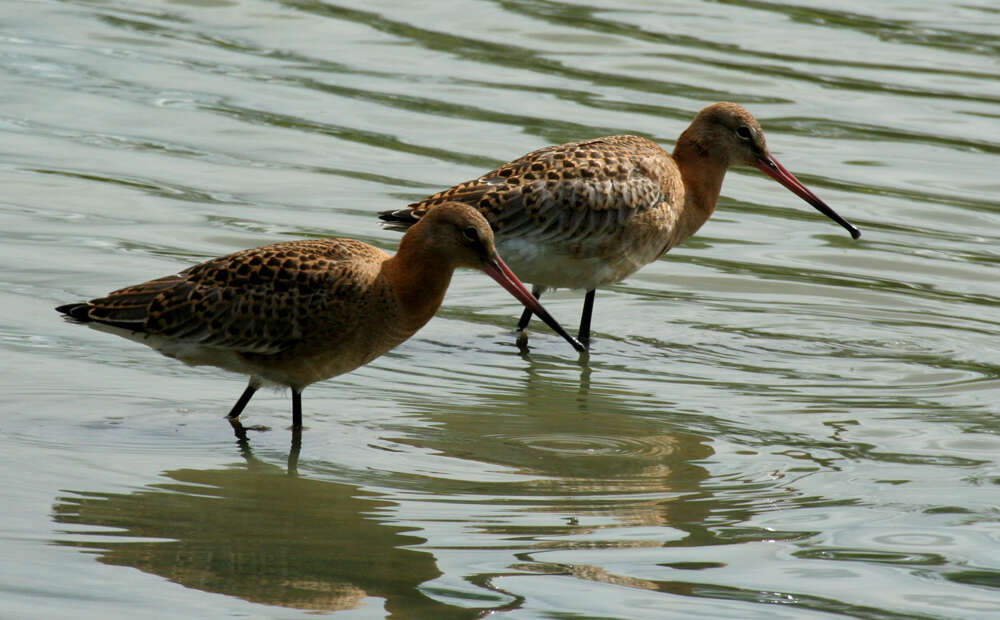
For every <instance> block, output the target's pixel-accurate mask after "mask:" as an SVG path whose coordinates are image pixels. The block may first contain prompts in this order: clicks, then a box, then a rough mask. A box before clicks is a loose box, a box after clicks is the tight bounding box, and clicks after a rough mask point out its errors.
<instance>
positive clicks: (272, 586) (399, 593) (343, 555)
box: [53, 452, 445, 616]
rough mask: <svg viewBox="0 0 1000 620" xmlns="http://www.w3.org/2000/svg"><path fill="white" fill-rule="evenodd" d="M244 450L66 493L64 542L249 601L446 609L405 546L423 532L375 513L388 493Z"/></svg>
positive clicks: (425, 558) (57, 509)
mask: <svg viewBox="0 0 1000 620" xmlns="http://www.w3.org/2000/svg"><path fill="white" fill-rule="evenodd" d="M245 454H246V457H247V459H246V460H247V462H246V464H245V465H243V466H236V467H232V468H227V469H218V470H206V471H200V470H193V469H178V470H174V471H169V472H166V473H165V474H164V477H166V478H167V479H169V482H158V483H156V484H151V485H149V486H148V487H147V488H146V489H142V490H138V491H134V492H131V493H94V492H87V491H73V492H67V493H66V494H64V495H63V496H62V497H60V498H58V501H57V502H56V504H55V506H54V507H53V512H54V517H55V521H56V522H57V523H59V524H62V525H63V526H66V525H72V526H73V527H71V528H69V529H67V530H64V535H63V536H62V537H60V538H59V539H58V540H57V542H58V543H59V544H61V545H66V546H72V547H77V548H80V549H89V550H93V551H94V552H96V553H97V555H98V558H99V559H100V561H101V562H103V563H105V564H111V565H115V566H128V567H133V568H138V569H139V570H142V571H144V572H147V573H152V574H154V575H160V576H162V577H164V578H166V579H169V580H170V581H173V582H175V583H179V584H181V585H184V586H186V587H189V588H196V589H198V590H205V591H207V592H215V593H219V594H225V595H228V596H237V597H240V598H242V599H244V600H247V601H250V602H254V603H265V604H268V605H279V606H283V607H294V608H297V609H307V610H314V611H335V610H342V609H353V608H355V607H358V606H359V605H362V604H369V605H370V604H372V603H371V602H370V601H366V599H370V597H382V598H384V599H385V608H386V610H387V611H389V612H390V613H399V612H400V610H407V611H406V614H407V615H409V614H411V613H417V614H428V615H431V616H433V615H434V614H436V613H440V612H441V611H442V610H443V609H445V607H444V606H442V605H439V604H437V603H436V602H435V601H434V600H432V599H430V598H428V597H426V596H424V595H423V594H422V593H421V592H420V591H419V589H418V586H420V584H422V583H424V582H426V581H429V580H431V579H434V578H435V577H437V576H438V575H440V574H441V572H440V570H439V569H438V568H437V566H436V565H435V562H434V557H433V556H432V555H431V554H429V553H426V552H422V551H417V550H413V549H411V548H409V547H411V546H413V545H418V544H419V543H421V542H422V539H420V538H418V537H415V536H410V535H407V534H406V532H407V531H409V530H411V529H412V528H405V527H399V526H393V525H388V524H385V523H381V522H380V518H379V516H378V515H379V513H380V512H382V511H384V510H385V509H386V508H387V507H389V506H391V505H392V504H391V503H388V502H385V501H383V500H380V499H378V497H377V496H373V495H372V494H371V493H367V492H364V491H362V490H360V489H358V488H357V487H354V486H351V485H346V484H337V483H333V482H326V481H319V480H309V479H305V478H301V477H298V476H294V475H288V474H286V473H285V472H284V471H282V470H281V469H280V468H278V467H275V466H272V465H268V464H266V463H263V462H261V461H259V460H257V459H255V458H254V457H253V456H252V454H250V453H249V452H246V453H245ZM90 528H98V529H90ZM106 528H110V531H109V529H106ZM133 539H134V540H133ZM376 604H377V603H376Z"/></svg>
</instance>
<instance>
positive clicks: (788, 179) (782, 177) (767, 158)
mask: <svg viewBox="0 0 1000 620" xmlns="http://www.w3.org/2000/svg"><path fill="white" fill-rule="evenodd" d="M757 167H758V168H760V170H761V172H763V173H764V174H766V175H767V176H769V177H771V178H772V179H774V180H775V181H777V182H778V183H781V184H782V185H784V186H785V187H787V188H788V189H790V190H792V192H793V193H794V194H795V195H796V196H798V197H799V198H801V199H802V200H805V201H806V202H808V203H809V204H811V205H812V206H813V207H815V208H816V210H817V211H819V212H820V213H822V214H823V215H825V216H827V217H828V218H830V219H831V220H833V221H834V222H837V223H838V224H840V225H841V226H843V227H844V228H846V229H847V232H849V233H851V237H853V238H855V239H857V238H858V237H860V236H861V231H860V230H858V229H857V227H856V226H854V224H851V223H850V222H848V221H847V220H845V219H844V218H842V217H840V215H839V214H838V213H837V212H836V211H834V210H833V209H831V208H830V207H829V206H827V204H826V203H825V202H823V201H822V200H820V199H819V197H818V196H816V194H814V193H812V192H811V191H809V188H807V187H806V186H805V185H803V184H802V182H801V181H799V180H798V179H796V178H795V175H794V174H792V173H791V172H789V171H788V169H787V168H785V167H784V166H782V165H781V164H780V163H778V160H777V159H775V158H774V156H772V155H771V154H770V153H764V154H763V155H761V156H760V157H758V158H757Z"/></svg>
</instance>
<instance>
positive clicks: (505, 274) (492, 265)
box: [482, 253, 587, 353]
mask: <svg viewBox="0 0 1000 620" xmlns="http://www.w3.org/2000/svg"><path fill="white" fill-rule="evenodd" d="M482 270H483V271H484V272H486V275H488V276H490V277H491V278H493V279H494V280H496V281H497V282H498V283H499V284H500V286H502V287H504V288H505V289H507V292H509V293H510V294H511V295H513V296H514V297H516V298H517V300H518V301H519V302H521V303H522V304H524V305H525V306H526V307H527V308H528V309H529V310H531V312H532V313H534V315H535V316H537V317H538V318H540V319H542V320H543V321H545V324H546V325H548V326H549V327H551V328H552V329H553V330H554V331H555V332H556V333H557V334H559V335H560V336H562V337H563V338H564V339H565V340H566V342H568V343H570V344H571V345H572V346H573V348H574V349H576V350H577V351H579V352H580V353H583V352H585V351H586V350H587V347H585V346H583V345H582V344H580V341H579V340H577V339H576V338H574V337H573V336H570V335H569V334H568V333H567V332H566V330H565V329H563V327H562V325H560V324H559V322H558V321H556V320H555V319H554V318H552V315H551V314H549V312H548V310H546V309H545V308H544V307H543V306H542V304H541V302H540V301H538V300H537V299H536V298H535V296H534V295H532V294H531V292H530V291H528V289H527V288H526V287H525V286H524V284H523V283H522V282H521V281H520V280H518V279H517V276H516V275H514V272H513V271H511V270H510V267H508V266H507V264H506V263H505V262H503V260H501V258H500V255H499V254H496V253H494V254H493V257H492V258H490V259H488V260H487V261H485V262H484V263H483V266H482Z"/></svg>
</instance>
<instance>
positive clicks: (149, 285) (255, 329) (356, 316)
mask: <svg viewBox="0 0 1000 620" xmlns="http://www.w3.org/2000/svg"><path fill="white" fill-rule="evenodd" d="M458 267H470V268H477V269H481V270H482V271H484V272H486V273H487V274H488V275H489V276H490V277H492V278H493V279H494V280H496V281H497V282H499V283H500V285H501V286H503V287H504V288H505V289H507V290H508V291H509V292H510V293H511V294H512V295H514V297H516V298H517V299H518V300H519V301H520V302H521V303H523V304H524V305H525V306H526V307H528V308H531V311H532V312H533V313H535V314H537V315H538V316H539V317H541V318H542V320H544V321H545V322H546V323H547V324H548V325H549V326H551V327H552V329H554V330H555V331H556V332H558V333H559V334H560V335H561V336H562V337H563V338H565V339H566V340H567V341H568V342H569V343H570V344H572V345H573V347H574V348H576V349H577V350H578V351H583V350H584V347H583V345H581V344H580V343H579V342H577V341H576V340H575V339H574V338H573V337H572V336H570V335H569V334H567V333H566V331H565V330H564V329H563V328H562V327H561V326H560V325H559V323H557V322H556V320H555V319H553V318H552V316H551V315H549V313H548V312H546V310H545V308H543V307H542V305H541V304H540V303H539V302H538V300H537V299H535V298H534V297H533V296H532V295H531V293H529V292H528V290H527V289H526V288H525V286H524V285H523V284H522V283H521V281H520V280H518V279H517V277H516V276H515V275H514V274H513V272H511V270H510V269H509V268H508V267H507V265H506V264H504V262H503V260H501V259H500V256H499V254H497V251H496V247H495V245H494V239H493V231H492V230H491V229H490V226H489V224H488V223H487V222H486V220H485V219H484V218H483V216H482V215H480V214H479V212H478V211H476V210H475V209H473V208H471V207H469V206H467V205H463V204H458V203H450V204H442V205H440V206H439V207H436V208H434V209H432V210H430V211H429V212H428V213H427V214H426V215H425V216H424V217H422V218H421V221H420V222H419V223H418V224H417V225H415V226H413V227H412V228H411V229H410V230H409V231H408V232H407V233H406V235H404V236H403V239H402V240H401V241H400V243H399V250H398V251H397V252H396V254H395V256H393V255H390V254H387V253H386V252H383V251H382V250H380V249H378V248H375V247H373V246H370V245H368V244H366V243H362V242H360V241H355V240H353V239H313V240H305V241H289V242H286V243H278V244H275V245H268V246H264V247H261V248H256V249H252V250H244V251H242V252H236V253H235V254H230V255H228V256H223V257H221V258H216V259H213V260H210V261H207V262H204V263H201V264H200V265H195V266H194V267H190V268H188V269H185V270H184V271H182V272H180V273H178V274H175V275H171V276H166V277H164V278H159V279H156V280H151V281H149V282H146V283H144V284H138V285H135V286H130V287H127V288H123V289H120V290H117V291H114V292H113V293H109V294H108V295H107V296H106V297H102V298H99V299H94V300H91V301H87V302H81V303H73V304H67V305H64V306H59V307H58V308H56V310H58V311H59V312H62V313H63V314H65V315H68V317H70V318H71V319H72V320H75V321H78V322H83V323H88V324H89V325H91V326H93V327H95V328H97V329H101V330H104V331H109V332H112V333H115V334H118V335H121V336H124V337H126V338H130V339H132V340H135V341H137V342H141V343H142V344H145V345H148V346H150V347H153V348H154V349H156V350H157V351H159V352H160V353H162V354H164V355H166V356H168V357H173V358H176V359H178V360H181V361H182V362H185V363H187V364H190V365H210V366H217V367H219V368H224V369H226V370H230V371H233V372H237V373H242V374H245V375H250V382H249V384H248V385H247V388H246V390H245V391H244V392H243V394H242V396H240V398H239V400H238V401H237V402H236V404H235V405H234V406H233V408H232V410H231V411H230V412H229V415H228V416H227V417H228V418H229V419H230V420H235V419H236V418H237V417H238V416H239V415H240V413H242V412H243V408H244V407H246V404H247V403H248V402H249V401H250V398H251V397H253V395H254V393H255V392H256V391H257V389H258V388H260V387H261V386H262V385H265V384H271V385H277V386H287V387H290V388H291V389H292V427H293V428H295V429H298V428H301V426H302V390H303V389H305V387H306V386H308V385H310V384H312V383H315V382H317V381H322V380H323V379H328V378H330V377H334V376H336V375H339V374H343V373H345V372H349V371H351V370H354V369H355V368H357V367H359V366H362V365H364V364H367V363H368V362H370V361H372V360H373V359H375V358H377V357H378V356H380V355H382V354H383V353H385V352H386V351H389V350H390V349H392V348H393V347H395V346H396V345H398V344H400V343H401V342H403V341H404V340H406V339H407V338H409V337H410V336H412V335H413V334H414V333H415V332H416V331H417V330H418V329H420V328H421V327H423V325H424V324H425V323H427V321H429V320H430V318H431V317H432V316H434V313H435V312H437V309H438V307H440V305H441V301H442V299H444V295H445V291H447V289H448V284H449V283H450V282H451V275H452V272H453V271H454V270H455V269H456V268H458Z"/></svg>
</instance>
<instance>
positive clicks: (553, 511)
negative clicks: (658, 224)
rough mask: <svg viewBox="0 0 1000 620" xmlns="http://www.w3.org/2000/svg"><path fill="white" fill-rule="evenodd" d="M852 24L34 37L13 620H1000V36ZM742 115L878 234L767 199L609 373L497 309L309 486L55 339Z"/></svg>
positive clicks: (2, 336) (123, 18) (330, 11)
mask: <svg viewBox="0 0 1000 620" xmlns="http://www.w3.org/2000/svg"><path fill="white" fill-rule="evenodd" d="M832 6H833V7H834V8H831V5H830V3H819V2H810V3H794V4H781V3H770V2H690V3H663V2H638V3H629V4H628V5H624V4H623V3H620V2H611V1H605V2H603V3H601V2H594V3H589V4H572V3H555V2H545V1H541V0H535V1H497V2H465V3H460V4H456V3H449V2H422V3H410V2H397V1H391V0H386V1H380V2H369V3H360V2H359V3H356V4H352V5H345V4H336V3H321V2H310V1H293V0H285V1H280V0H278V1H263V0H246V1H240V2H236V1H229V0H173V1H166V0H165V1H151V0H149V1H129V2H126V1H124V0H107V1H84V0H80V1H75V2H69V1H67V2H27V1H21V0H8V1H7V2H4V3H0V144H2V146H0V187H2V188H3V191H2V193H0V218H2V222H3V226H2V227H0V266H2V269H0V281H2V285H0V308H2V309H3V311H2V312H0V368H2V369H3V370H2V371H0V389H2V394H3V398H2V400H0V455H3V456H2V457H0V462H2V463H3V467H2V468H0V488H2V489H3V510H2V511H0V550H2V553H0V617H4V618H47V619H51V618H81V617H87V618H116V617H120V618H125V617H128V618H174V617H176V618H191V617H199V618H223V617H252V618H313V617H315V616H316V614H317V613H318V612H319V613H323V614H326V613H330V614H335V615H336V616H338V617H345V618H381V617H383V616H386V615H392V616H393V617H396V618H451V617H455V618H474V617H481V616H483V615H485V614H487V613H489V612H490V611H495V612H503V615H501V614H498V615H497V617H505V616H510V617H516V618H571V617H573V618H583V617H586V618H623V619H630V618H695V617H697V618H767V619H768V620H773V619H776V618H872V619H875V618H878V619H893V620H895V619H902V618H950V619H963V620H964V619H967V618H997V617H1000V436H998V433H1000V420H998V416H997V414H998V411H1000V406H998V404H997V401H998V400H1000V278H998V265H997V263H998V262H1000V252H998V249H997V248H998V240H1000V210H998V200H997V196H998V194H1000V174H998V170H1000V65H998V63H997V58H998V54H1000V10H998V9H997V7H996V6H995V5H994V3H991V2H986V1H982V0H973V1H972V2H963V3H948V4H928V3H921V2H916V1H915V0H909V1H905V2H904V1H900V2H879V3H872V2H864V3H862V2H845V3H835V4H834V5H832ZM622 7H625V8H622ZM717 100H731V101H736V102H739V103H741V104H743V105H745V106H746V107H747V108H749V109H750V110H751V111H752V112H753V113H754V114H755V115H756V116H757V118H758V119H759V120H760V121H761V123H762V125H763V127H764V130H765V132H766V133H767V137H768V141H769V145H770V147H771V150H772V151H773V152H774V154H775V155H776V156H777V157H778V158H779V159H780V160H781V161H782V163H783V164H784V165H785V166H786V167H788V168H789V169H790V170H792V171H793V172H795V173H796V174H797V175H798V176H799V178H800V179H801V180H802V181H803V182H804V183H806V185H808V186H809V187H810V188H812V189H813V190H814V191H815V192H816V193H817V194H818V195H820V197H822V198H823V199H824V200H825V201H826V202H828V203H829V204H830V205H831V206H833V207H834V208H835V209H836V210H837V211H838V212H839V213H840V214H841V215H843V216H844V217H846V218H848V219H849V220H851V221H852V222H853V223H854V224H856V225H858V226H859V227H860V228H861V229H862V231H863V235H864V236H863V237H862V238H861V240H860V241H856V242H855V241H852V240H851V239H850V238H849V236H848V235H847V234H846V233H845V232H844V231H843V230H842V229H841V228H839V227H838V226H836V225H835V224H833V223H832V222H830V221H829V220H827V219H825V218H823V217H822V216H820V215H819V214H817V213H816V212H815V211H814V210H813V209H812V208H810V207H809V206H808V205H806V204H805V203H803V202H802V201H801V200H799V199H798V198H797V197H795V196H794V195H793V194H791V193H790V192H788V191H786V190H785V189H784V188H782V187H781V186H780V185H778V184H776V183H774V182H772V181H771V180H770V179H768V178H766V177H764V176H763V175H761V174H759V173H758V172H757V171H753V170H734V171H731V172H730V174H729V175H728V176H727V178H726V182H725V184H724V186H723V196H722V198H721V200H720V204H719V208H718V210H717V212H716V214H715V215H714V217H713V218H712V220H711V221H710V222H709V223H708V224H706V225H705V227H704V228H703V229H702V230H701V231H700V232H699V234H698V235H697V236H695V237H694V238H693V239H691V240H690V241H689V242H687V243H686V244H684V245H683V246H682V247H679V248H677V249H675V250H673V251H671V252H670V253H669V254H668V255H667V256H665V257H663V258H662V259H661V260H659V261H657V262H656V263H654V264H652V265H649V266H648V267H646V268H645V269H643V270H642V271H640V272H639V273H637V274H635V275H634V276H632V277H631V278H629V279H628V280H626V281H625V282H622V283H620V284H618V285H615V286H613V287H610V288H609V289H606V290H600V291H599V292H598V296H597V304H596V312H595V316H594V334H593V338H594V343H593V349H592V352H591V354H590V356H589V358H588V359H585V360H580V359H578V357H577V356H576V355H575V354H574V353H573V352H572V351H570V350H569V348H568V347H567V346H566V345H565V343H564V342H562V341H561V340H559V339H558V337H556V336H554V335H552V334H550V333H547V332H543V331H541V330H540V329H536V330H534V331H533V333H532V339H531V344H532V349H531V351H530V353H528V354H527V355H522V354H521V353H519V351H518V349H517V347H516V346H515V344H514V336H513V334H512V332H511V330H512V327H513V325H514V322H515V320H516V316H517V315H518V313H519V308H518V306H517V302H515V301H514V300H513V299H512V298H510V297H509V296H508V295H507V294H506V293H505V292H504V291H502V290H501V289H500V288H499V287H496V286H495V285H494V284H493V283H492V281H490V280H489V279H488V278H485V277H483V276H482V275H481V274H477V273H471V272H470V273H460V274H458V275H457V276H456V278H455V280H454V282H453V285H452V288H451V290H450V291H449V294H448V297H447V299H446V300H445V305H444V307H443V308H442V311H441V312H440V314H439V316H438V317H437V318H435V319H434V320H433V321H431V323H430V324H428V326H427V327H426V328H425V329H424V330H422V331H421V332H419V333H418V334H417V335H416V336H415V337H414V338H413V339H412V340H411V341H409V342H407V343H406V344H404V345H403V346H401V347H399V348H398V349H396V350H395V351H394V352H392V353H390V354H388V355H386V356H384V357H382V358H380V359H378V360H376V361H375V362H374V363H372V364H370V365H369V366H367V367H365V368H363V369H361V370H358V371H356V372H354V373H351V374H349V375H345V376H342V377H339V378H336V379H333V380H330V381H327V382H324V383H321V384H317V385H314V386H312V387H310V388H309V389H308V390H307V391H306V392H305V394H304V405H305V422H306V429H305V432H304V433H303V436H302V443H301V450H300V451H299V452H298V454H297V460H296V459H295V458H294V457H295V452H296V451H295V450H293V446H292V437H291V433H290V432H289V430H288V428H287V427H288V424H289V420H290V415H289V398H288V395H287V394H273V393H267V392H262V393H260V394H259V395H258V396H257V397H256V398H255V399H254V401H253V402H252V403H251V405H250V406H249V408H248V409H247V413H246V414H245V416H244V418H245V420H244V421H245V423H247V424H249V425H257V426H264V427H267V428H268V429H269V430H265V431H260V432H253V433H251V434H250V437H249V441H248V442H246V443H242V444H241V443H239V442H237V441H236V440H235V439H234V437H233V433H232V431H231V429H230V428H229V425H228V424H226V423H225V421H224V420H223V419H222V416H223V414H224V413H225V412H226V411H228V409H229V407H230V406H231V405H232V403H233V401H235V399H236V397H237V396H238V395H239V393H240V391H241V390H242V389H243V385H244V380H243V379H242V378H240V377H236V376H230V375H225V374H223V373H221V372H218V371H214V370H212V369H204V368H200V369H192V368H188V367H184V366H183V365H181V364H179V363H177V362H174V361H171V360H168V359H165V358H162V357H160V356H158V355H157V354H155V353H154V352H152V351H151V350H149V349H146V348H144V347H141V346H138V345H136V344H134V343H131V342H128V341H126V340H124V339H120V338H114V337H112V336H109V335H107V334H102V333H99V332H96V331H92V330H87V329H83V328H81V327H79V326H74V325H70V324H67V323H65V322H63V321H62V320H60V319H59V317H58V316H57V315H56V313H55V312H53V310H52V307H53V306H55V305H58V304H60V303H65V302H69V301H75V300H79V299H86V298H90V297H94V296H97V295H100V294H102V293H104V292H107V291H109V290H112V289H114V288H118V287H120V286H123V285H126V284H132V283H136V282H141V281H145V280H147V279H150V278H153V277H157V276H161V275H165V274H169V273H173V272H176V271H178V270H180V269H182V268H184V267H186V266H188V265H190V264H192V263H194V262H197V261H200V260H203V259H205V258H209V257H212V256H216V255H220V254H224V253H228V252H231V251H235V250H238V249H242V248H245V247H252V246H256V245H262V244H265V243H270V242H274V241H279V240H286V239H296V238H303V237H309V236H346V237H354V238H358V239H362V240H364V241H367V242H369V243H373V244H375V245H378V246H379V247H382V248H385V249H387V250H392V249H393V248H394V247H395V245H396V243H397V241H398V234H397V233H394V232H392V231H386V230H383V229H382V228H381V227H380V226H379V223H378V220H377V219H376V217H375V216H376V214H377V212H378V211H380V210H385V209H390V208H394V207H399V206H402V205H403V204H405V203H406V202H408V201H410V200H414V199H419V198H421V197H423V196H426V195H428V194H430V193H432V192H434V191H437V190H439V189H442V188H445V187H448V186H450V185H453V184H455V183H458V182H460V181H464V180H467V179H470V178H474V177H476V176H477V175H478V174H480V173H481V172H483V171H485V170H487V169H489V168H490V167H492V166H494V165H496V164H498V163H501V162H504V161H507V160H510V159H512V158H514V157H517V156H519V155H521V154H523V153H526V152H528V151H530V150H533V149H536V148H539V147H542V146H545V145H548V144H554V143H559V142H565V141H569V140H576V139H583V138H588V137H596V136H600V135H606V134H612V133H637V134H640V135H645V136H648V137H651V138H653V139H655V140H657V141H659V142H660V143H661V144H663V145H664V147H665V148H668V149H669V148H670V147H671V146H672V144H673V141H674V139H675V138H676V137H677V136H678V135H679V133H680V132H681V131H682V130H683V129H684V128H685V127H686V126H687V124H688V123H689V122H690V119H691V118H692V117H693V115H694V114H695V113H696V112H697V111H698V110H699V109H700V108H701V107H703V106H704V105H706V104H707V103H710V102H712V101H717ZM544 301H545V303H546V307H547V308H548V309H549V310H550V311H551V312H552V313H553V314H554V315H555V316H556V317H557V318H559V319H560V320H561V321H562V322H563V323H565V324H567V325H568V326H573V325H575V323H576V320H577V317H578V314H579V311H580V306H581V304H582V293H581V292H579V291H557V292H554V293H549V294H547V295H546V297H545V300H544ZM290 455H292V456H293V458H292V459H291V462H290V461H289V457H290Z"/></svg>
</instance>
